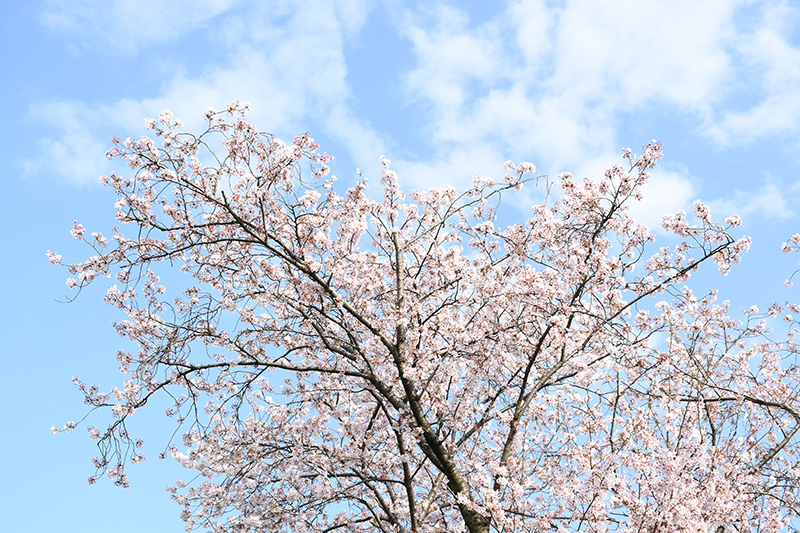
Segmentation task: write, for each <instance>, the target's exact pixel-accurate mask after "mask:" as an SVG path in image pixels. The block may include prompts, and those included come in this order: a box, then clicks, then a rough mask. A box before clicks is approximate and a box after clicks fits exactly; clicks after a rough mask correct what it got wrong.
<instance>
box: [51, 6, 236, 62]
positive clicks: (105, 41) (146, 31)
mask: <svg viewBox="0 0 800 533" xmlns="http://www.w3.org/2000/svg"><path fill="white" fill-rule="evenodd" d="M236 2H237V0H170V1H169V2H164V1H161V0H115V1H113V2H108V1H104V0H46V1H45V3H44V6H43V11H42V14H41V18H40V20H41V22H42V24H44V25H45V26H47V27H49V28H52V29H55V30H59V31H62V32H65V33H67V34H69V35H71V36H72V37H73V38H75V39H77V41H78V44H80V45H88V44H92V45H97V44H98V42H99V43H101V44H102V46H110V47H112V48H114V49H120V50H125V51H135V50H137V49H138V48H139V47H141V46H143V45H148V44H152V43H157V42H163V41H169V40H173V39H175V38H177V37H179V36H181V35H183V34H185V33H187V32H189V31H191V30H193V29H196V28H198V27H202V26H203V25H204V24H206V23H207V22H208V21H209V20H210V19H212V18H213V17H215V16H217V15H219V14H220V13H223V12H225V11H227V10H228V9H230V8H231V7H232V6H234V5H235V4H236Z"/></svg>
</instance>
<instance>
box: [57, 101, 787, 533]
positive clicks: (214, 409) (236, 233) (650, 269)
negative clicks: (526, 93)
mask: <svg viewBox="0 0 800 533" xmlns="http://www.w3.org/2000/svg"><path fill="white" fill-rule="evenodd" d="M246 110H247V106H245V105H242V104H239V103H234V104H231V105H230V106H229V107H228V108H227V109H226V110H224V111H220V112H217V111H214V110H209V111H208V113H207V114H206V119H207V121H208V127H207V129H206V131H204V132H203V133H202V134H199V135H192V134H188V133H179V130H180V129H181V127H182V125H181V123H180V122H179V121H177V120H175V119H173V117H172V115H171V113H169V112H167V111H165V112H163V113H162V114H161V115H160V117H159V120H157V121H156V120H147V121H145V124H146V125H147V127H148V128H149V129H151V130H153V131H154V138H155V139H156V140H158V139H160V144H159V145H157V144H156V141H155V140H153V139H151V138H147V137H142V138H141V139H139V140H130V139H129V140H126V141H124V142H120V141H119V140H116V139H115V141H114V143H115V144H114V147H113V149H112V150H111V151H110V152H109V156H110V157H118V158H121V159H123V160H124V161H125V162H126V163H127V165H128V166H129V167H130V171H129V172H128V173H129V174H130V175H129V176H128V177H124V176H122V175H116V174H112V175H111V176H110V177H107V178H103V181H104V182H105V183H106V184H107V185H108V186H110V187H111V188H112V189H113V190H114V192H115V193H116V194H117V195H118V197H119V199H118V201H117V203H116V218H117V220H118V221H119V223H120V228H119V229H118V228H114V229H113V230H112V232H111V234H110V236H109V237H105V236H103V235H101V234H99V233H92V234H91V235H88V234H87V233H86V232H85V230H84V228H83V227H82V226H81V225H80V224H78V223H77V222H76V224H75V226H74V228H73V230H72V234H73V236H74V237H76V238H78V239H81V240H83V241H85V242H86V243H87V244H88V245H89V246H91V247H92V248H93V249H94V250H95V255H94V256H92V257H90V258H89V259H88V260H86V261H84V262H81V263H76V264H69V265H66V266H67V268H68V269H69V271H70V272H71V277H70V279H69V280H68V284H69V286H70V287H72V288H74V289H76V290H80V289H82V288H84V287H86V286H87V285H88V284H90V283H92V282H97V281H99V280H102V279H103V278H104V277H112V276H113V278H114V279H115V280H116V281H115V282H113V285H111V286H110V288H108V291H107V294H106V296H105V301H106V303H108V304H110V305H112V306H116V307H117V308H118V309H120V310H121V311H122V313H124V315H126V317H125V319H124V320H120V321H119V322H117V323H116V324H115V327H116V329H117V331H118V332H119V334H120V335H121V336H122V337H123V338H124V339H128V340H129V341H130V345H131V346H134V347H135V348H133V349H131V350H130V351H120V352H119V353H118V355H117V357H118V360H119V363H120V365H121V366H120V370H121V372H122V373H123V374H124V375H125V381H124V385H123V386H122V387H121V388H114V389H112V390H111V391H110V392H108V393H105V392H101V389H99V388H98V387H97V386H89V385H86V384H84V383H83V382H81V381H80V380H77V379H76V383H77V385H78V387H79V388H80V389H81V391H83V393H84V394H85V399H86V402H87V403H89V404H90V405H91V406H92V408H93V409H94V408H109V409H110V412H111V413H110V422H109V425H108V426H107V428H106V429H98V428H95V427H91V426H89V427H88V431H89V433H90V436H91V437H92V438H94V439H97V440H98V443H99V450H100V454H99V456H98V457H97V458H96V459H95V460H94V461H95V465H96V467H97V472H96V474H95V476H93V477H92V478H90V482H93V481H94V480H95V479H96V478H97V477H98V476H100V475H101V474H107V475H108V476H109V477H110V478H111V479H112V480H114V481H115V482H116V483H117V484H119V485H123V486H124V485H127V483H128V482H127V479H126V474H125V466H126V465H128V464H129V463H135V462H138V461H140V460H142V459H144V456H143V454H142V448H141V446H142V443H141V441H139V440H136V438H135V436H132V435H130V434H129V432H128V430H127V428H126V422H127V421H128V420H129V419H130V417H131V416H133V415H134V413H135V412H136V411H137V410H138V409H141V408H142V407H144V406H145V404H146V403H147V402H148V401H149V400H150V399H151V398H153V397H155V396H157V395H160V396H164V397H168V398H170V403H171V404H172V406H171V407H170V408H169V410H168V411H167V413H166V414H167V416H169V417H173V418H174V419H175V420H176V421H177V423H178V428H179V431H178V433H177V434H178V435H182V442H181V439H180V438H178V439H176V440H174V441H169V444H167V448H166V449H168V450H169V452H170V453H171V455H172V456H173V457H174V458H175V459H177V460H178V461H179V462H180V463H181V464H182V465H183V466H184V467H186V468H187V469H189V470H192V471H194V472H196V473H197V477H196V479H195V481H193V482H191V483H184V482H182V481H178V482H177V484H176V486H175V487H172V488H171V489H170V490H171V492H172V493H173V498H174V499H175V500H176V501H177V502H178V503H179V504H180V505H181V506H182V507H183V515H182V517H183V519H184V520H185V521H186V523H187V530H191V529H193V528H197V529H203V530H209V531H214V532H218V533H221V532H233V531H252V532H255V531H270V532H273V531H274V532H278V531H284V532H297V533H302V532H312V531H313V532H345V531H346V532H378V531H379V532H386V533H388V532H420V533H421V532H464V531H469V532H470V533H479V532H489V531H497V532H540V531H541V532H544V531H554V530H555V531H564V532H566V531H593V532H595V531H596V532H602V531H617V532H651V533H653V532H675V531H686V532H719V533H722V532H725V533H729V532H734V531H738V532H756V531H758V532H778V531H785V530H787V528H788V529H791V528H792V527H794V526H792V525H791V524H792V522H791V521H792V520H793V519H794V518H795V517H797V516H798V509H800V489H798V487H800V448H799V447H798V438H797V433H798V428H800V372H799V371H798V366H797V353H798V345H797V344H796V343H795V341H794V337H793V336H794V334H795V333H796V331H797V327H796V326H797V323H796V322H795V320H794V318H793V317H792V316H791V315H789V314H786V313H789V312H793V313H799V312H800V309H798V307H797V306H794V305H791V304H782V305H773V306H772V307H770V308H769V309H768V310H767V311H766V312H759V311H758V309H756V308H755V307H754V308H752V309H750V310H745V311H744V312H743V313H737V316H739V318H738V319H734V318H732V317H731V316H729V312H730V309H729V304H728V303H727V302H725V301H721V300H719V299H718V298H717V294H716V291H711V292H709V293H707V294H699V295H698V294H695V293H694V292H693V291H692V290H691V289H690V288H689V287H687V285H686V284H687V280H689V278H690V276H691V275H692V273H693V272H694V271H695V270H697V269H698V268H700V267H705V266H707V265H709V266H713V264H716V268H718V270H719V272H721V273H722V274H726V273H727V272H728V270H729V269H730V268H731V265H732V264H734V263H736V262H738V261H739V258H740V254H741V253H742V252H744V251H745V250H747V248H748V246H749V239H747V238H746V237H745V238H740V239H738V240H737V239H736V238H734V237H733V236H731V234H730V233H729V232H730V231H731V230H733V229H734V228H736V227H737V226H739V224H740V221H739V219H738V218H737V217H730V218H728V219H727V220H726V221H725V222H724V223H719V222H716V221H715V220H714V219H712V218H711V216H710V214H709V210H708V208H707V207H706V206H705V205H703V204H701V203H699V202H698V203H695V208H694V214H693V215H694V218H693V219H692V222H691V223H690V220H689V219H688V218H687V215H686V214H684V213H678V214H676V215H674V216H670V217H666V218H665V219H664V223H663V224H664V228H665V230H667V231H668V232H671V233H672V234H673V235H672V237H669V236H668V237H667V239H668V243H669V246H667V245H665V246H661V247H655V245H654V244H653V242H654V240H655V239H654V236H653V235H652V234H651V233H650V232H649V231H648V230H647V228H646V227H644V226H642V225H638V224H637V223H636V222H635V221H634V220H633V219H632V218H631V217H630V216H629V215H628V214H627V209H628V205H629V204H630V203H631V202H635V201H637V199H639V198H640V191H641V189H642V186H643V184H644V183H645V181H646V180H647V179H648V177H649V171H650V170H651V169H652V168H653V167H654V165H655V164H656V162H657V160H658V159H659V158H660V157H661V155H662V153H661V146H660V145H659V144H658V143H656V142H653V143H651V144H648V145H646V146H645V147H644V150H643V153H642V154H641V155H635V154H633V153H631V151H629V150H628V151H625V152H624V153H623V162H624V165H616V166H614V167H612V168H611V169H609V170H608V171H607V172H606V173H605V175H604V176H602V177H601V178H600V179H597V180H589V179H586V180H582V181H581V180H576V179H574V178H573V177H572V176H571V175H569V174H562V175H560V176H558V177H557V179H555V180H551V179H548V178H547V177H545V176H536V175H535V169H534V167H533V165H531V164H529V163H522V164H519V165H514V164H513V163H511V162H508V163H506V167H505V168H506V172H507V175H506V176H505V177H504V179H502V180H499V181H498V182H495V181H493V180H492V179H490V178H486V177H481V176H475V177H474V179H473V185H472V187H471V188H469V189H468V190H466V191H464V192H458V191H456V190H455V189H453V188H451V187H447V186H446V187H443V188H438V189H430V190H427V191H413V192H411V193H410V194H405V193H404V192H403V191H402V190H401V189H400V187H399V185H398V177H397V175H396V174H395V172H394V171H392V170H391V169H390V162H389V161H388V160H387V159H385V158H381V163H382V165H383V168H384V169H383V171H382V175H381V180H380V184H381V187H380V189H381V190H380V191H378V192H377V193H372V192H371V191H368V190H367V180H366V178H360V179H359V180H358V181H357V183H355V184H354V185H353V186H352V187H351V188H350V189H347V190H346V191H341V189H340V188H337V185H336V183H335V178H334V177H332V176H330V175H329V172H328V171H329V169H328V166H327V164H326V163H327V162H328V161H329V159H330V157H329V156H327V155H325V154H321V153H320V152H319V151H317V145H316V144H315V143H314V141H313V140H312V139H311V138H310V137H309V136H308V135H307V134H306V135H301V136H299V137H297V138H296V139H294V142H293V143H291V144H284V143H283V142H281V141H280V140H278V139H277V138H274V137H273V136H271V135H268V134H265V133H260V132H259V131H258V130H256V129H255V128H254V126H252V125H251V124H249V123H247V122H246V121H245V114H246ZM523 186H525V187H539V191H540V193H541V194H540V196H539V197H540V198H542V202H541V204H540V205H536V206H534V207H533V208H532V211H531V212H530V218H528V219H527V220H524V221H522V222H518V223H514V224H511V225H507V226H503V225H501V224H500V220H499V219H498V212H499V208H500V206H501V205H503V204H502V203H501V199H502V197H503V196H508V195H512V194H515V193H516V190H518V189H520V188H521V187H523ZM508 212H509V211H504V213H503V216H506V215H507V213H508ZM500 218H501V219H502V218H503V217H500ZM669 239H672V240H671V241H669ZM798 242H800V237H798V238H797V239H796V241H795V242H794V244H795V245H796V244H797V243H798ZM785 247H786V248H787V249H788V250H791V249H792V248H793V246H792V245H791V244H788V243H787V245H785ZM48 254H49V256H50V260H51V261H52V262H54V263H62V260H61V257H60V256H59V255H57V254H55V253H54V252H48ZM167 285H168V286H169V287H167ZM783 321H785V322H786V324H783ZM776 325H783V329H785V334H781V335H778V334H776V333H774V332H773V331H772V330H771V329H770V327H773V328H774V327H775V326H776ZM73 427H74V424H70V425H68V426H67V427H66V429H68V430H69V429H72V428H73ZM54 430H55V431H58V429H56V428H54ZM166 438H167V437H165V439H166ZM794 523H795V524H796V523H797V522H794ZM792 530H794V529H792Z"/></svg>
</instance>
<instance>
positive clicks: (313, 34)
mask: <svg viewBox="0 0 800 533" xmlns="http://www.w3.org/2000/svg"><path fill="white" fill-rule="evenodd" d="M362 4H363V2H361V1H360V0H345V1H342V2H339V3H338V4H333V3H329V2H325V1H324V0H320V1H318V2H313V3H312V2H307V3H305V4H304V5H303V6H304V7H303V8H302V9H300V8H297V6H294V8H296V9H291V10H290V9H285V10H283V11H281V10H278V11H277V12H273V11H269V10H268V9H267V6H266V5H264V6H261V5H260V4H259V5H258V6H254V7H253V10H252V11H248V12H246V13H242V14H240V15H231V16H228V17H226V18H225V21H224V24H222V25H221V27H220V40H221V42H222V43H223V44H225V45H226V46H229V47H230V58H229V62H228V63H227V64H225V65H222V66H221V65H208V66H206V67H205V68H203V69H202V70H201V71H199V72H192V73H191V74H187V73H186V72H183V71H182V70H181V69H176V72H177V74H175V75H173V76H172V77H171V78H169V79H167V80H166V81H165V82H164V84H163V85H162V87H161V88H160V91H159V92H158V93H157V94H155V95H153V96H151V97H146V98H140V99H122V100H118V101H116V102H111V103H104V104H95V105H92V106H89V105H88V104H86V103H85V102H79V101H72V102H64V101H59V102H49V101H42V102H38V103H36V104H34V106H32V108H31V112H30V114H31V118H32V119H34V120H36V121H38V122H40V123H43V124H45V125H47V126H49V127H50V128H51V129H52V130H54V131H55V133H54V134H51V135H50V136H49V138H46V139H45V141H44V143H45V145H46V146H47V151H48V153H54V152H58V154H59V156H60V157H61V158H62V159H64V160H68V161H71V162H72V163H70V164H71V165H73V166H75V168H71V167H70V164H68V165H66V166H65V167H63V168H61V169H60V168H59V167H53V168H52V171H53V173H54V174H56V175H58V174H62V175H64V176H66V177H67V179H69V180H70V181H73V182H84V181H86V180H94V179H96V177H97V175H98V174H97V172H95V171H94V170H95V169H94V168H92V169H89V168H83V167H86V165H88V161H94V160H97V158H98V155H94V157H92V156H91V154H92V153H93V151H94V150H95V149H97V148H99V147H102V149H101V150H100V151H99V152H98V154H99V157H102V154H103V153H104V152H105V150H106V149H107V148H108V144H109V143H108V138H110V135H111V133H108V132H109V131H110V132H112V133H117V134H118V135H120V136H123V137H124V136H128V135H131V136H133V135H136V134H137V132H143V131H142V120H143V118H145V117H153V116H155V115H157V114H158V113H159V112H160V111H161V110H162V109H170V110H171V111H172V112H173V113H174V115H175V116H176V117H178V118H181V119H182V120H183V122H184V123H185V125H186V126H185V127H186V129H187V130H189V131H199V130H200V129H201V128H202V127H203V124H204V120H203V118H202V115H203V113H204V111H205V110H206V109H207V108H208V107H209V106H214V107H218V108H221V107H223V106H225V105H226V104H227V103H229V102H231V101H233V100H240V101H248V102H250V103H251V104H252V109H253V112H252V113H251V115H250V117H249V119H250V120H251V121H252V122H253V123H255V124H256V125H257V126H259V127H260V128H262V129H264V130H267V131H270V132H272V133H275V134H277V135H279V136H283V137H288V138H291V137H293V136H294V135H296V134H298V133H301V132H302V131H305V130H306V129H309V128H310V127H311V126H312V125H313V127H314V129H317V130H323V131H327V132H330V133H331V134H332V135H334V136H336V137H339V138H340V139H342V141H343V142H344V144H345V145H346V146H348V147H350V148H351V150H353V151H354V152H358V153H359V156H360V157H363V156H364V155H365V154H364V152H365V149H370V150H375V152H374V153H373V154H372V157H371V160H377V157H378V155H380V150H381V149H382V148H383V145H384V143H383V141H382V140H381V139H380V136H379V135H378V134H377V133H376V132H375V131H374V130H373V129H372V128H371V127H370V126H369V123H368V122H367V121H366V120H364V119H363V118H361V117H358V116H356V115H354V114H353V113H352V111H351V110H350V108H349V98H350V89H349V87H348V86H347V83H346V72H347V71H346V65H345V60H344V55H343V41H344V39H345V33H347V32H348V31H356V30H357V24H363V23H364V16H363V15H361V18H360V19H359V18H358V17H357V16H355V15H353V13H354V12H356V11H358V9H359V8H358V6H359V5H362ZM270 7H274V6H270ZM339 10H341V11H339ZM271 16H272V17H277V19H271V18H270V17H271ZM287 16H288V18H287ZM343 18H346V19H347V20H346V21H345V22H342V23H339V20H340V19H343ZM228 34H229V35H228ZM236 35H238V38H235V36H236ZM244 36H246V38H245V37H244ZM228 38H230V40H228ZM313 133H314V132H313V131H312V134H313ZM78 161H84V162H82V163H78ZM43 165H44V163H41V162H33V161H28V162H26V163H25V166H26V167H27V168H28V170H29V171H30V172H33V171H35V170H37V169H41V168H44V166H43ZM82 176H91V177H82Z"/></svg>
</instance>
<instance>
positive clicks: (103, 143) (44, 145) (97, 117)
mask: <svg viewBox="0 0 800 533" xmlns="http://www.w3.org/2000/svg"><path fill="white" fill-rule="evenodd" d="M29 114H30V115H31V117H32V118H33V119H34V120H37V121H39V122H43V123H50V124H57V125H58V127H59V128H60V129H61V134H60V136H59V137H58V138H56V139H48V138H44V139H42V140H40V142H39V144H40V146H41V151H40V153H39V154H38V155H37V157H36V158H35V159H29V160H26V161H23V163H22V165H23V169H24V172H25V173H26V174H27V175H45V176H48V177H52V176H58V177H59V178H61V179H65V180H66V181H68V182H70V183H72V184H75V185H84V184H87V183H99V180H98V178H99V177H100V176H102V175H104V174H107V173H108V172H109V171H110V168H111V167H110V165H109V162H108V160H107V159H106V158H105V157H104V154H105V153H106V151H107V150H108V148H109V147H110V144H111V143H110V141H111V137H110V135H108V138H107V139H103V138H102V137H103V136H102V134H100V133H99V132H100V131H102V129H103V128H104V127H105V126H106V125H105V124H104V122H105V120H107V119H108V118H109V117H108V116H107V115H105V114H104V113H102V112H100V113H98V112H97V111H96V110H90V109H89V108H88V107H87V106H86V105H85V104H75V103H71V102H56V101H54V102H40V103H38V104H36V105H34V106H31V108H30V109H29Z"/></svg>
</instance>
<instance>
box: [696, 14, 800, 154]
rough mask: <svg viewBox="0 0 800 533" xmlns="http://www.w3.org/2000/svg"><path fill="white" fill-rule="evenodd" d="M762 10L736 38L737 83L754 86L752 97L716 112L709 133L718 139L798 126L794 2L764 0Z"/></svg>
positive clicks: (742, 139) (799, 70)
mask: <svg viewBox="0 0 800 533" xmlns="http://www.w3.org/2000/svg"><path fill="white" fill-rule="evenodd" d="M793 8H795V9H793ZM761 15H762V18H761V19H760V21H759V22H760V23H759V25H758V26H757V27H756V28H755V29H754V30H753V31H752V32H751V33H749V34H748V35H746V36H745V38H742V39H741V40H740V42H739V44H738V51H739V53H740V58H741V68H740V69H739V72H738V75H739V77H740V79H737V80H736V85H738V86H739V87H740V88H742V89H743V90H745V89H749V90H751V91H752V90H753V88H755V89H756V91H757V94H756V95H755V96H756V98H755V101H754V102H751V104H750V105H749V107H745V108H744V109H736V110H723V111H722V112H721V113H719V114H720V115H721V118H720V119H719V120H717V121H716V122H715V123H713V124H712V125H711V126H710V128H709V133H710V134H711V135H712V137H713V138H714V139H715V140H716V141H717V142H719V143H721V144H732V145H740V144H744V143H748V142H751V141H753V140H755V139H758V138H760V137H764V136H766V135H770V134H776V133H786V132H795V133H796V132H797V130H798V127H799V126H800V90H798V87H800V48H799V47H798V46H795V45H793V44H792V43H791V42H790V40H792V39H794V40H795V41H796V35H797V30H798V24H799V23H800V13H798V12H797V10H796V5H794V6H791V7H790V4H788V3H786V2H780V1H778V2H767V3H766V4H765V5H763V6H762V11H761ZM753 81H755V82H756V83H755V84H754V83H753ZM753 86H754V87H753ZM751 98H752V97H751Z"/></svg>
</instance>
